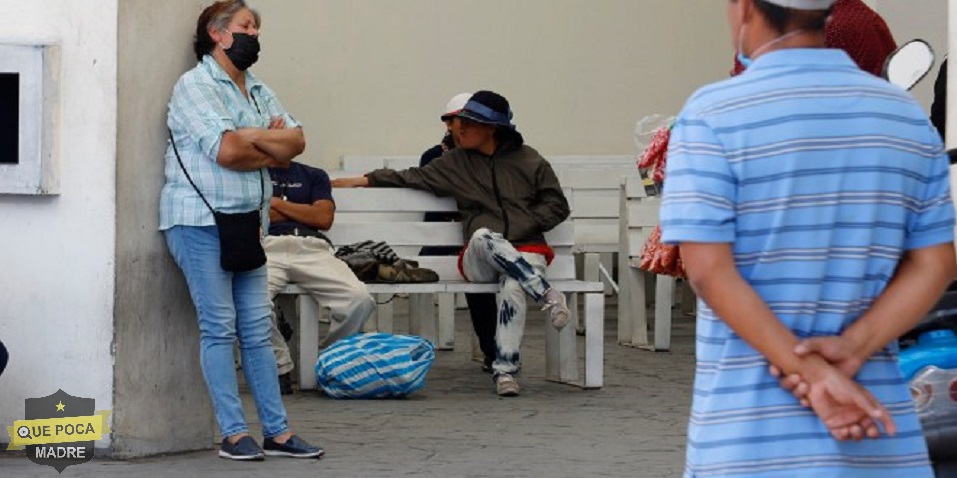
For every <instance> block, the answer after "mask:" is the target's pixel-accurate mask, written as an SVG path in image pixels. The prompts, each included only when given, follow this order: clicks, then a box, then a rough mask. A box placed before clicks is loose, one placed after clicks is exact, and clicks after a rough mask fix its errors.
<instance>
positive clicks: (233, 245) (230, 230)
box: [169, 131, 266, 272]
mask: <svg viewBox="0 0 957 478" xmlns="http://www.w3.org/2000/svg"><path fill="white" fill-rule="evenodd" d="M169 140H170V143H171V144H172V145H173V152H174V153H176V160H177V161H178V162H179V167H180V169H182V170H183V174H185V175H186V179H188V180H189V184H191V185H192V186H193V189H195V190H196V194H199V197H200V199H202V200H203V202H204V203H205V204H206V207H208V208H209V210H210V211H211V212H212V213H213V218H214V219H215V220H216V229H217V230H218V231H219V265H220V267H222V268H223V270H224V271H228V272H248V271H251V270H253V269H257V268H259V267H262V266H263V264H265V263H266V251H264V250H263V244H262V240H261V238H260V228H261V218H260V214H261V211H262V207H263V203H264V202H265V200H266V181H265V179H264V178H263V171H262V169H260V170H259V186H260V191H261V196H260V199H259V208H257V209H253V210H252V211H247V212H237V213H225V212H219V211H217V210H215V209H213V206H211V205H210V204H209V201H207V200H206V196H203V193H202V192H200V190H199V188H198V187H196V183H194V182H193V178H191V177H190V176H189V173H188V172H186V166H184V165H183V159H182V158H180V157H179V150H177V149H176V141H175V140H173V132H172V131H169Z"/></svg>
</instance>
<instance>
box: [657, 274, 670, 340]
mask: <svg viewBox="0 0 957 478" xmlns="http://www.w3.org/2000/svg"><path fill="white" fill-rule="evenodd" d="M656 280H657V283H656V284H655V346H654V350H669V349H671V304H672V303H673V298H674V293H675V279H674V277H671V276H661V275H660V276H658V277H657V278H656Z"/></svg>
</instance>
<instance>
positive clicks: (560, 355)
mask: <svg viewBox="0 0 957 478" xmlns="http://www.w3.org/2000/svg"><path fill="white" fill-rule="evenodd" d="M576 342H577V336H576V334H575V327H572V326H571V324H569V325H568V326H566V327H565V328H564V329H562V330H561V331H558V330H555V328H554V327H552V326H551V325H550V324H549V323H548V321H545V378H546V379H548V380H551V381H555V382H561V383H567V384H570V385H578V382H579V375H578V347H577V343H576Z"/></svg>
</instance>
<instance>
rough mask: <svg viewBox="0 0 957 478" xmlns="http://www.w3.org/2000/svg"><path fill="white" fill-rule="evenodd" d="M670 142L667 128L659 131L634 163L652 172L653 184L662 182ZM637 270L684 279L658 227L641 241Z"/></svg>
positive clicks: (677, 253) (674, 251) (675, 254)
mask: <svg viewBox="0 0 957 478" xmlns="http://www.w3.org/2000/svg"><path fill="white" fill-rule="evenodd" d="M670 140H671V128H670V127H669V126H664V127H661V128H659V129H658V130H657V131H655V135H654V136H653V137H652V138H651V142H650V143H649V144H648V147H647V148H645V151H644V153H642V155H641V158H640V159H639V160H638V168H639V169H649V168H650V169H652V174H651V179H652V180H653V181H654V182H656V183H661V182H663V181H664V179H665V166H666V165H667V162H668V142H669V141H670ZM638 268H640V269H642V270H646V271H648V272H651V273H653V274H661V275H669V276H674V277H684V266H683V265H682V263H681V253H680V251H679V250H678V246H673V245H670V244H662V243H661V226H657V227H655V229H654V230H653V231H652V232H651V235H650V236H648V239H647V240H645V244H644V246H642V249H641V256H640V259H639V261H638Z"/></svg>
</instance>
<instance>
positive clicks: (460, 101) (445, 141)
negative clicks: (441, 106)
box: [419, 93, 498, 372]
mask: <svg viewBox="0 0 957 478" xmlns="http://www.w3.org/2000/svg"><path fill="white" fill-rule="evenodd" d="M470 98H472V93H459V94H457V95H455V96H453V97H452V98H451V99H450V100H449V102H448V104H446V105H445V110H444V111H443V113H442V116H440V117H439V119H441V120H442V122H443V123H444V124H445V134H444V135H443V136H442V141H440V142H439V144H437V145H435V146H433V147H431V148H429V149H428V150H426V151H425V152H424V153H422V157H421V158H420V159H419V167H420V168H424V167H426V166H428V165H429V163H431V162H432V160H434V159H437V158H439V157H440V156H442V155H443V154H444V153H445V152H446V151H448V150H450V149H452V148H454V147H455V139H454V138H453V136H452V118H453V117H454V115H455V114H456V113H458V112H459V111H461V110H462V108H464V107H465V104H466V103H468V101H469V99H470ZM458 219H459V214H458V213H443V212H429V213H426V214H425V221H426V222H432V221H435V222H437V221H457V220H458ZM460 249H461V248H460V247H454V246H450V247H439V246H435V247H424V248H422V251H421V252H420V255H423V256H430V255H436V256H437V255H442V256H447V255H457V254H458V253H459V250H460ZM465 301H466V302H467V303H468V308H469V317H470V318H471V319H472V328H473V329H474V330H475V335H476V337H478V342H479V348H480V349H481V351H482V355H483V360H482V370H484V371H486V372H491V371H492V362H494V361H495V322H496V321H495V317H496V315H497V310H498V304H497V303H496V300H495V294H474V293H473V294H465Z"/></svg>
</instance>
